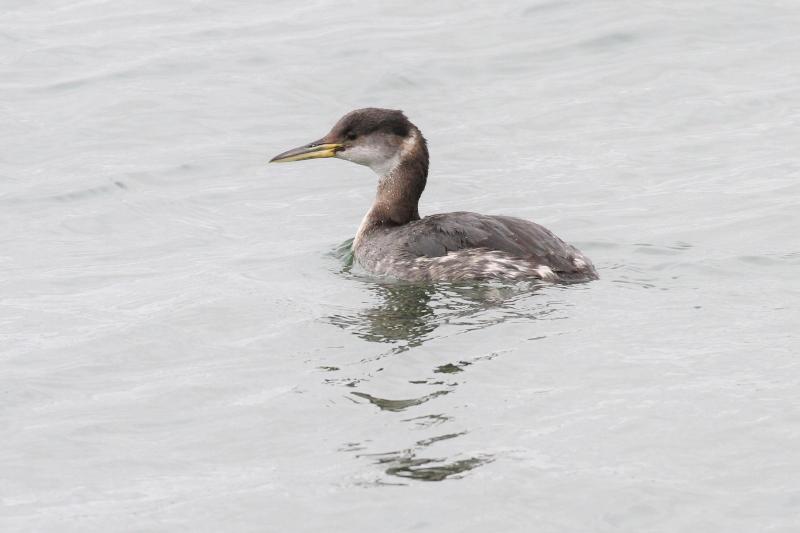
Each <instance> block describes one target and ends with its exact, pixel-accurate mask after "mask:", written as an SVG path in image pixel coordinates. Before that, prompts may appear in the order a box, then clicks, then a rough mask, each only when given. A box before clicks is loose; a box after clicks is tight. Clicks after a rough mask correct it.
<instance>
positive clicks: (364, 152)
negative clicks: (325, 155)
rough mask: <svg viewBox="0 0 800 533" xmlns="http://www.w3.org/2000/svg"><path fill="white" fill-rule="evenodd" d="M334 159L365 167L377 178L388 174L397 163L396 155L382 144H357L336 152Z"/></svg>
mask: <svg viewBox="0 0 800 533" xmlns="http://www.w3.org/2000/svg"><path fill="white" fill-rule="evenodd" d="M336 157H338V158H339V159H345V160H347V161H351V162H353V163H357V164H359V165H364V166H367V167H369V168H371V169H372V170H373V171H374V172H375V173H376V174H378V175H379V176H385V175H386V174H388V172H389V171H390V170H392V169H393V168H394V167H395V166H397V163H398V162H399V160H398V155H397V154H392V150H391V149H390V148H389V147H388V146H386V145H385V144H383V143H370V144H357V145H355V146H351V147H348V148H346V149H345V150H342V151H340V152H337V153H336Z"/></svg>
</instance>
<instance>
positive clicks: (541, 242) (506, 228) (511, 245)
mask: <svg viewBox="0 0 800 533" xmlns="http://www.w3.org/2000/svg"><path fill="white" fill-rule="evenodd" d="M404 229H405V230H406V232H405V233H406V235H405V239H403V240H404V241H405V243H404V244H405V247H406V249H407V250H408V252H409V253H411V254H412V255H414V256H416V257H441V256H443V255H446V254H447V253H449V252H455V251H459V250H464V249H471V248H480V249H486V250H499V251H503V252H505V253H507V254H509V255H512V256H514V257H518V258H520V259H525V260H528V261H532V262H537V263H539V264H542V265H547V266H549V267H550V268H551V269H552V270H553V271H555V272H563V273H570V272H575V271H576V270H578V269H577V268H576V265H575V262H574V259H575V258H576V257H580V258H581V259H583V260H585V258H584V257H583V256H582V255H581V254H580V252H578V250H577V249H575V248H574V247H572V246H570V245H569V244H567V243H565V242H564V241H562V240H561V239H559V238H558V237H556V236H555V235H554V234H553V233H552V232H551V231H550V230H548V229H547V228H544V227H542V226H540V225H539V224H536V223H534V222H530V221H528V220H523V219H521V218H516V217H508V216H489V215H480V214H477V213H467V212H457V213H445V214H440V215H432V216H429V217H425V218H423V219H422V220H418V221H416V222H412V223H410V224H408V225H406V226H405V227H404Z"/></svg>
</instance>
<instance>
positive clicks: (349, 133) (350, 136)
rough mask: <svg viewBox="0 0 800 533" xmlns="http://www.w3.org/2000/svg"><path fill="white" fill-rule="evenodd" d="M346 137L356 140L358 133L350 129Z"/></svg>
mask: <svg viewBox="0 0 800 533" xmlns="http://www.w3.org/2000/svg"><path fill="white" fill-rule="evenodd" d="M345 137H347V139H348V140H350V141H354V140H355V139H356V137H358V135H356V134H355V132H352V131H348V132H347V134H346V135H345Z"/></svg>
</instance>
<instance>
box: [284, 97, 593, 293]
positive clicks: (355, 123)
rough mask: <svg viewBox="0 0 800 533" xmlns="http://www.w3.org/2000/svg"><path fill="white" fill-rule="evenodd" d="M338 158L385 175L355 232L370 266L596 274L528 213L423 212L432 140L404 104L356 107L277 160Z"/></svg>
mask: <svg viewBox="0 0 800 533" xmlns="http://www.w3.org/2000/svg"><path fill="white" fill-rule="evenodd" d="M323 157H336V158H338V159H344V160H347V161H352V162H353V163H358V164H359V165H365V166H367V167H369V168H371V169H372V170H373V171H374V172H375V174H377V175H378V192H377V195H376V196H375V201H374V202H373V204H372V207H371V208H370V210H369V211H368V212H367V214H366V216H365V217H364V219H363V221H362V222H361V225H360V226H359V228H358V231H357V232H356V236H355V239H353V252H354V255H355V259H356V261H358V263H359V264H360V265H361V266H362V267H363V268H364V269H365V270H366V271H368V272H370V273H371V274H375V275H378V276H386V277H391V278H396V279H400V280H407V281H460V280H488V279H503V280H524V279H541V280H545V281H552V282H575V281H588V280H592V279H597V271H596V270H595V268H594V266H593V265H592V262H591V261H590V260H589V259H588V258H587V257H586V256H585V255H583V254H582V253H581V252H580V251H579V250H578V249H577V248H575V247H574V246H571V245H569V244H567V243H565V242H564V241H562V240H561V239H559V238H558V237H556V236H555V235H554V234H553V233H552V232H551V231H550V230H548V229H546V228H544V227H542V226H540V225H539V224H536V223H534V222H530V221H528V220H524V219H521V218H516V217H510V216H492V215H480V214H477V213H468V212H455V213H443V214H437V215H430V216H426V217H425V218H420V216H419V207H418V205H419V199H420V196H421V195H422V191H423V190H424V189H425V183H426V181H427V178H428V146H427V142H426V141H425V138H424V137H423V136H422V132H420V130H419V128H417V127H416V126H415V125H414V124H412V123H411V122H410V121H409V120H408V118H407V117H406V116H405V114H403V112H402V111H398V110H392V109H379V108H365V109H357V110H355V111H351V112H350V113H347V114H346V115H345V116H343V117H342V118H341V119H339V121H338V122H337V123H336V124H335V125H334V126H333V128H332V129H331V130H330V132H329V133H328V134H327V135H325V136H324V137H322V138H321V139H319V140H318V141H314V142H312V143H309V144H306V145H304V146H301V147H299V148H294V149H292V150H288V151H286V152H283V153H281V154H278V155H276V156H275V157H274V158H272V160H271V161H270V162H275V163H278V162H288V161H302V160H305V159H317V158H323Z"/></svg>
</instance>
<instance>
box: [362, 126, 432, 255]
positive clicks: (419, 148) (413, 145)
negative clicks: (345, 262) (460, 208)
mask: <svg viewBox="0 0 800 533" xmlns="http://www.w3.org/2000/svg"><path fill="white" fill-rule="evenodd" d="M394 159H395V160H396V161H394V162H393V164H390V165H387V166H386V169H385V170H384V171H383V172H382V174H381V175H380V178H379V180H378V192H377V194H376V195H375V201H374V202H373V204H372V208H371V209H370V210H369V212H368V213H367V216H366V217H364V221H363V222H362V223H361V228H359V231H358V234H357V235H356V241H358V240H359V237H360V236H361V235H362V234H363V233H366V232H367V231H369V230H370V229H373V228H376V227H379V226H402V225H403V224H407V223H409V222H411V221H413V220H419V198H420V196H422V191H423V190H425V183H426V181H427V178H428V148H427V143H426V142H425V138H424V137H423V136H422V134H421V133H420V132H419V130H417V129H414V130H412V132H411V135H410V136H409V137H408V138H407V139H406V140H405V141H404V142H403V146H402V148H401V149H400V151H399V152H398V154H397V155H396V156H395V158H394Z"/></svg>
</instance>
